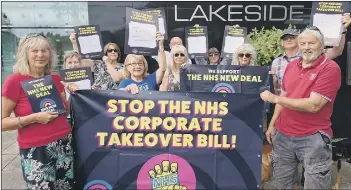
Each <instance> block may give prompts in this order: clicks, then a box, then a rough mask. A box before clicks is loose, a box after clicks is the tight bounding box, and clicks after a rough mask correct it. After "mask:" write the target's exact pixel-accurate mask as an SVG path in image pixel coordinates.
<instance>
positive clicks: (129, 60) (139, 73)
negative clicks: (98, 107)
mask: <svg viewBox="0 0 351 190" xmlns="http://www.w3.org/2000/svg"><path fill="white" fill-rule="evenodd" d="M156 41H158V46H159V50H158V59H159V60H158V61H159V62H158V63H159V68H158V69H157V71H155V72H154V73H152V74H150V75H148V73H147V70H148V64H147V61H146V59H145V57H144V56H143V55H136V54H129V55H128V56H127V57H126V59H125V62H124V65H125V67H124V76H125V78H126V79H124V80H122V81H121V83H120V84H119V87H118V88H119V90H124V91H128V92H131V93H132V94H137V93H139V91H140V90H143V91H154V90H156V88H157V85H159V84H160V83H161V82H162V79H163V76H164V73H165V71H166V54H165V51H164V45H163V42H164V37H163V35H162V34H161V33H160V32H158V33H157V34H156ZM172 51H173V50H172Z"/></svg>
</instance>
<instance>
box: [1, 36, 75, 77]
mask: <svg viewBox="0 0 351 190" xmlns="http://www.w3.org/2000/svg"><path fill="white" fill-rule="evenodd" d="M71 32H73V29H2V30H1V39H2V40H1V47H3V48H1V51H2V52H1V54H2V60H1V61H2V62H1V66H2V67H1V68H2V71H1V72H2V78H1V79H2V83H3V82H4V80H5V79H6V77H7V76H9V75H10V74H12V67H13V65H14V64H15V62H16V49H17V46H18V42H19V40H20V38H21V37H23V36H24V35H26V34H28V33H41V34H44V35H45V36H46V37H47V38H48V39H49V41H50V42H51V43H52V44H53V46H54V47H55V49H56V54H57V58H58V63H57V66H56V68H54V70H55V71H57V70H58V69H61V68H62V65H63V55H64V53H65V52H66V51H70V50H72V44H71V41H70V39H69V35H70V33H71Z"/></svg>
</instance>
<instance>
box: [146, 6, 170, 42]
mask: <svg viewBox="0 0 351 190" xmlns="http://www.w3.org/2000/svg"><path fill="white" fill-rule="evenodd" d="M143 11H145V12H148V13H152V14H156V15H157V16H158V31H159V32H161V34H163V36H164V39H165V40H167V39H168V32H167V20H166V12H165V9H164V8H154V9H143Z"/></svg>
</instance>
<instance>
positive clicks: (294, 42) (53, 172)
mask: <svg viewBox="0 0 351 190" xmlns="http://www.w3.org/2000/svg"><path fill="white" fill-rule="evenodd" d="M341 22H342V23H343V25H344V31H343V33H342V37H341V40H340V44H339V46H338V47H333V48H327V49H325V47H324V38H323V34H322V33H321V32H320V31H319V30H318V28H317V27H307V28H306V29H304V30H303V31H302V32H300V31H299V30H297V29H285V30H284V31H283V35H282V36H281V44H282V46H283V47H284V50H285V51H284V54H283V55H282V56H281V57H278V58H276V59H275V60H274V61H273V63H272V67H271V68H272V70H271V71H270V74H272V75H273V79H274V89H275V90H274V92H270V91H264V92H262V93H261V94H260V95H261V98H262V100H263V101H265V102H269V103H272V104H275V110H274V115H273V118H272V119H271V121H270V123H269V127H268V129H267V131H266V137H267V140H268V142H269V143H272V144H273V153H272V164H273V167H272V168H273V170H274V171H273V174H274V176H273V182H274V184H275V186H276V187H277V188H279V189H289V188H293V186H294V185H295V184H296V183H297V181H296V174H297V168H298V167H297V164H298V163H302V164H303V166H304V168H305V169H306V172H307V173H308V175H307V176H306V182H305V188H307V189H327V188H329V186H330V183H331V170H330V169H331V163H332V160H331V148H330V147H329V148H328V146H325V145H326V143H327V142H325V141H324V139H325V138H321V137H324V136H325V137H327V138H328V139H331V138H332V130H331V122H330V117H331V114H332V110H333V109H332V108H333V103H334V101H335V96H336V93H337V91H338V89H339V88H340V85H341V71H340V68H339V66H338V65H337V64H336V63H335V62H334V61H333V60H332V59H334V58H336V57H337V56H339V55H341V54H342V51H343V48H344V45H345V41H346V40H345V34H346V31H347V28H348V26H349V25H350V23H351V19H350V14H344V16H343V19H342V21H341ZM70 40H71V42H72V45H73V51H72V52H69V53H67V54H66V55H65V57H64V68H65V69H70V68H78V67H85V66H87V65H90V66H92V68H93V72H94V75H93V76H94V83H93V85H92V86H91V89H92V90H123V91H128V92H130V93H131V94H137V93H139V92H140V91H155V90H160V91H173V92H174V91H180V80H181V78H180V71H181V69H182V68H184V67H187V65H190V64H192V61H191V59H190V58H189V55H188V53H187V49H186V47H184V46H183V42H182V39H181V38H179V37H173V38H172V39H171V40H170V44H169V47H170V51H166V50H165V49H164V36H163V35H162V34H161V33H156V41H157V43H158V55H157V56H155V57H154V58H155V59H156V60H157V62H158V66H159V67H158V69H157V70H156V71H155V72H153V73H149V72H148V62H147V60H146V59H145V57H144V56H143V55H136V54H129V55H127V57H126V58H125V61H124V63H121V56H122V54H121V50H120V48H119V46H118V45H117V44H115V43H112V42H110V43H107V44H106V45H105V46H104V53H105V56H104V57H103V59H102V60H86V59H81V56H80V55H79V53H78V47H77V41H76V38H75V34H74V33H72V34H71V36H70ZM55 63H56V53H55V50H54V48H53V46H52V45H51V44H50V42H49V40H48V39H47V38H46V37H45V36H43V35H41V34H28V35H26V36H25V37H23V38H21V40H20V42H19V45H18V50H17V54H16V63H15V65H14V68H13V72H14V73H13V74H12V75H11V76H9V77H8V78H7V79H6V81H5V83H4V85H3V87H2V130H3V131H9V130H18V143H19V147H20V158H21V166H22V170H23V177H24V180H25V181H26V184H27V188H28V189H72V188H73V182H74V175H73V173H74V171H73V167H74V163H73V160H74V159H73V148H72V146H71V142H72V135H71V125H70V123H69V122H68V121H67V119H66V117H67V115H58V114H57V113H55V112H39V113H33V112H32V109H31V106H30V103H29V101H28V99H27V97H26V94H25V92H24V91H23V89H22V87H21V82H22V81H25V80H30V79H35V78H40V77H43V76H45V75H51V76H52V78H53V82H54V84H55V86H56V88H57V90H58V92H59V93H60V95H61V99H62V102H63V103H64V104H65V107H66V109H67V112H66V113H70V110H69V109H70V106H69V105H70V98H67V97H66V94H65V93H66V92H68V93H74V92H75V91H77V90H79V87H78V86H77V85H76V84H75V83H64V82H63V81H62V79H61V77H60V76H59V75H57V74H55V73H53V72H52V69H53V66H54V64H55ZM194 63H196V64H201V65H204V64H209V65H219V64H220V65H240V66H256V65H258V64H257V51H256V50H255V48H254V47H253V46H252V45H251V44H249V43H244V44H242V45H240V46H239V47H238V48H237V49H236V51H235V53H234V54H233V56H232V57H231V58H223V59H222V60H221V58H220V52H219V51H218V49H217V48H215V47H211V48H209V50H208V59H205V58H195V59H194ZM12 112H13V113H14V115H15V117H11V116H10V115H11V113H12Z"/></svg>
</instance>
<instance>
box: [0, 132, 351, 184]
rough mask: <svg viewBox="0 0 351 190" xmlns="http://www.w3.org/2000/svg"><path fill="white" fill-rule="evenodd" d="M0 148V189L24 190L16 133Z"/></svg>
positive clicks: (6, 135)
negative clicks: (0, 162) (0, 163)
mask: <svg viewBox="0 0 351 190" xmlns="http://www.w3.org/2000/svg"><path fill="white" fill-rule="evenodd" d="M1 135H2V140H1V141H2V142H1V143H2V146H1V159H2V165H1V175H2V180H1V187H2V188H1V189H25V183H24V180H23V177H22V170H21V166H20V159H19V149H18V145H17V141H16V138H17V131H10V132H2V133H1ZM332 172H333V177H332V182H333V184H334V182H335V174H336V168H335V167H333V170H332ZM341 175H342V181H341V185H340V189H351V164H349V163H346V162H343V163H342V170H341ZM265 187H266V189H267V188H268V189H274V188H273V187H272V186H271V185H270V184H269V183H268V184H266V185H265Z"/></svg>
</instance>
